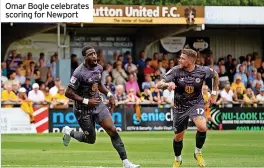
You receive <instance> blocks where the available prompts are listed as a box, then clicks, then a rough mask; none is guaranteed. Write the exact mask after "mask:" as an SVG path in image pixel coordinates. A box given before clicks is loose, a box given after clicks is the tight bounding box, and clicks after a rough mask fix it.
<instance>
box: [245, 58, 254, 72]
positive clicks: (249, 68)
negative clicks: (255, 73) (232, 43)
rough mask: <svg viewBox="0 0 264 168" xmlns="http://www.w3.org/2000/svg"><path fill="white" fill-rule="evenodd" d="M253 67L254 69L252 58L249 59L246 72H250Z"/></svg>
mask: <svg viewBox="0 0 264 168" xmlns="http://www.w3.org/2000/svg"><path fill="white" fill-rule="evenodd" d="M253 69H256V68H255V61H254V60H251V61H250V62H249V65H248V66H247V72H248V74H250V73H251V72H252V70H253Z"/></svg>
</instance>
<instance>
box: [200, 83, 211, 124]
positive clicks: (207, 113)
mask: <svg viewBox="0 0 264 168" xmlns="http://www.w3.org/2000/svg"><path fill="white" fill-rule="evenodd" d="M202 95H203V99H204V110H205V117H206V119H207V120H208V121H211V120H212V117H211V110H210V96H211V94H210V93H209V88H208V86H207V85H203V87H202Z"/></svg>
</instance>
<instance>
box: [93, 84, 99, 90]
mask: <svg viewBox="0 0 264 168" xmlns="http://www.w3.org/2000/svg"><path fill="white" fill-rule="evenodd" d="M92 91H93V92H97V91H98V83H94V84H93V86H92Z"/></svg>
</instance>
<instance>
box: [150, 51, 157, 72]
mask: <svg viewBox="0 0 264 168" xmlns="http://www.w3.org/2000/svg"><path fill="white" fill-rule="evenodd" d="M158 60H159V54H158V53H154V54H153V59H152V60H151V67H152V68H153V69H157V68H158Z"/></svg>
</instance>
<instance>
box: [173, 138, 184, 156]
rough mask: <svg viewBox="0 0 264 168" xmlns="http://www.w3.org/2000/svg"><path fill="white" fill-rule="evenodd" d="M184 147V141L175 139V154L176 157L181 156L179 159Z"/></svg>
mask: <svg viewBox="0 0 264 168" xmlns="http://www.w3.org/2000/svg"><path fill="white" fill-rule="evenodd" d="M182 147H183V142H182V141H175V140H173V149H174V154H175V156H176V159H177V157H179V158H178V159H181V151H182Z"/></svg>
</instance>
